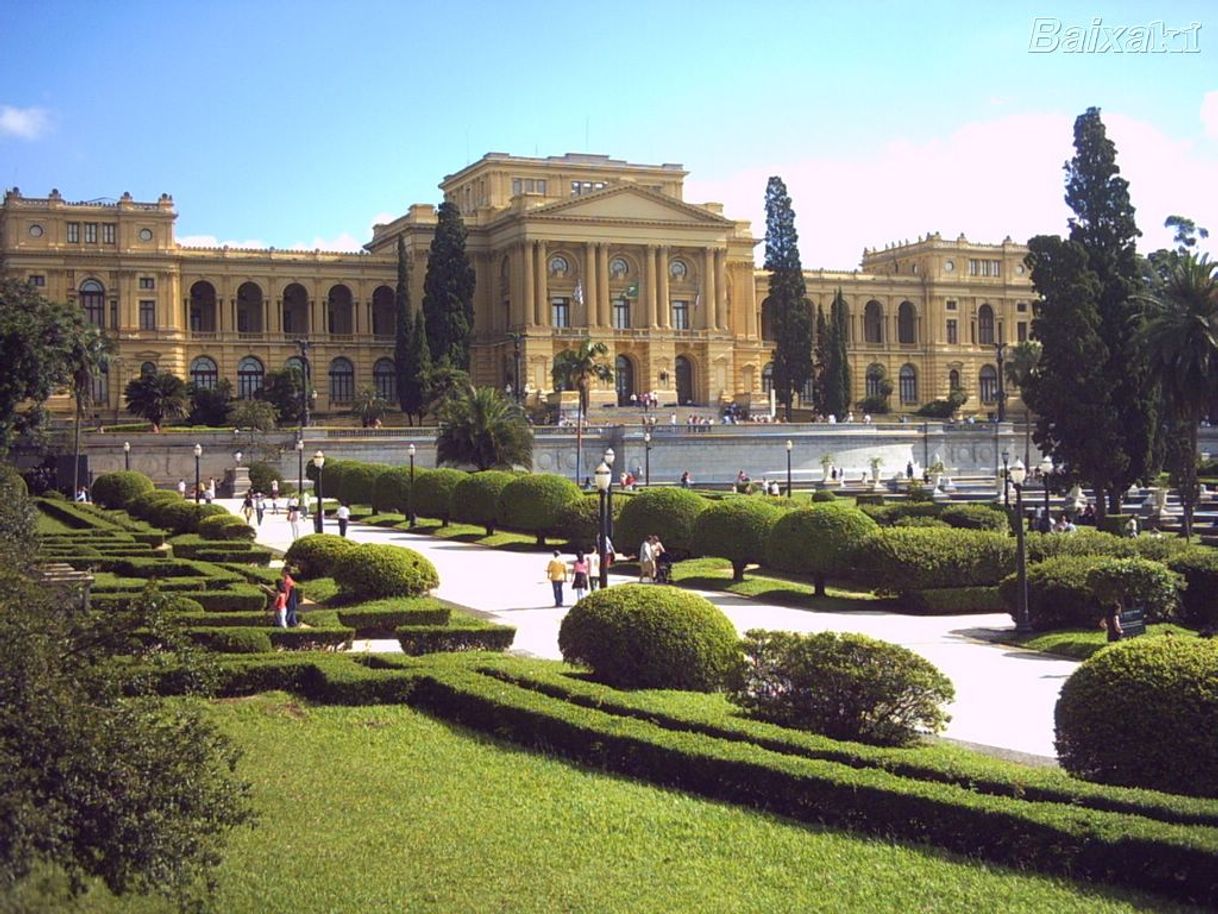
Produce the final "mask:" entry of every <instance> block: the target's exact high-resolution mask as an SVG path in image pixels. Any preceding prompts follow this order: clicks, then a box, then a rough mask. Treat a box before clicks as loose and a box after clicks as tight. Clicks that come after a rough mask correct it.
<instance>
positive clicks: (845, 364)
mask: <svg viewBox="0 0 1218 914" xmlns="http://www.w3.org/2000/svg"><path fill="white" fill-rule="evenodd" d="M831 310H832V313H831V314H830V317H829V343H828V348H829V353H830V362H829V365H830V369H829V372H828V376H827V380H826V386H827V390H826V393H825V405H826V413H827V414H829V415H833V416H837V418H838V419H844V418H846V413H847V412H848V411H849V409H850V354H849V351H848V347H849V344H850V315H849V314H848V313H847V311H846V298H845V296H844V295H842V290H841V288H840V287H839V288H838V290H837V292H836V294H834V296H833V306H832V309H831Z"/></svg>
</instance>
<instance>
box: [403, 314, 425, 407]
mask: <svg viewBox="0 0 1218 914" xmlns="http://www.w3.org/2000/svg"><path fill="white" fill-rule="evenodd" d="M402 365H403V366H404V368H405V377H404V379H403V380H401V381H399V382H398V397H399V399H400V400H401V401H402V412H404V413H405V414H406V416H407V418H409V417H411V416H414V415H417V416H418V417H419V424H420V425H421V424H422V423H423V413H424V412H425V411H426V409H427V387H426V378H427V375H428V374H429V373H430V372H431V352H430V350H429V349H428V346H427V318H426V317H424V316H423V309H422V308H420V309H419V310H417V311H415V313H414V329H413V330H412V331H411V333H410V346H409V347H408V348H407V350H406V357H405V359H403V361H402ZM410 422H411V424H412V425H413V424H414V420H413V419H410Z"/></svg>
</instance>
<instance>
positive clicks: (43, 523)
mask: <svg viewBox="0 0 1218 914" xmlns="http://www.w3.org/2000/svg"><path fill="white" fill-rule="evenodd" d="M34 530H35V531H36V532H37V533H38V534H39V535H40V536H52V535H54V534H56V533H73V532H74V531H75V528H74V527H69V526H68V525H67V524H65V523H64V522H63V521H61V520H60V519H59V518H57V517H51V515H49V514H47V513H46V512H45V511H41V510H40V511H39V512H38V517H37V518H36V519H35V524H34Z"/></svg>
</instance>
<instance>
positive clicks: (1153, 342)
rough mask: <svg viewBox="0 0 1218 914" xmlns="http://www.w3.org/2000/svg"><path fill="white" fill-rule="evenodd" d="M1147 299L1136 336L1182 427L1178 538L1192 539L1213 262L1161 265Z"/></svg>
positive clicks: (1213, 377)
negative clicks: (1147, 307)
mask: <svg viewBox="0 0 1218 914" xmlns="http://www.w3.org/2000/svg"><path fill="white" fill-rule="evenodd" d="M1156 286H1157V288H1156V289H1155V291H1154V293H1153V294H1152V296H1151V299H1150V305H1151V312H1150V319H1149V321H1148V322H1147V324H1146V327H1145V329H1144V330H1143V332H1142V341H1143V343H1144V345H1145V347H1146V352H1147V356H1148V358H1149V361H1150V367H1151V371H1152V372H1154V374H1155V375H1156V376H1157V378H1158V380H1159V383H1160V385H1161V387H1162V390H1163V393H1164V395H1165V398H1166V399H1167V401H1168V403H1169V405H1170V408H1171V409H1172V411H1173V412H1174V413H1175V415H1176V417H1177V418H1178V419H1180V420H1181V421H1182V422H1183V423H1184V426H1185V432H1186V434H1187V436H1188V451H1187V455H1186V457H1185V459H1184V461H1183V463H1184V486H1183V489H1184V491H1183V492H1181V500H1182V501H1183V502H1184V538H1185V539H1186V540H1187V539H1189V538H1190V537H1191V535H1192V526H1193V504H1194V501H1195V500H1196V488H1197V425H1198V423H1199V422H1200V421H1201V417H1202V416H1203V415H1204V414H1205V411H1206V409H1207V407H1208V406H1209V404H1210V402H1211V400H1212V398H1213V396H1214V390H1215V386H1216V381H1218V263H1211V262H1210V260H1209V257H1208V256H1206V255H1204V254H1203V255H1201V256H1200V257H1198V256H1197V255H1196V254H1195V253H1193V252H1191V251H1190V252H1185V253H1177V254H1176V255H1175V256H1173V257H1172V258H1171V259H1170V260H1169V261H1168V262H1167V263H1166V264H1165V265H1164V269H1163V270H1162V273H1161V275H1160V276H1159V278H1158V281H1157V282H1156Z"/></svg>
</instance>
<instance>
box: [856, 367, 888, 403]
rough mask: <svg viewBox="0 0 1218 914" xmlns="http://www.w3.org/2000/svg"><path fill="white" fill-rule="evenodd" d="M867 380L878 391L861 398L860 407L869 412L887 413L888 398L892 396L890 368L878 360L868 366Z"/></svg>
mask: <svg viewBox="0 0 1218 914" xmlns="http://www.w3.org/2000/svg"><path fill="white" fill-rule="evenodd" d="M867 380H868V382H869V383H870V386H873V387H874V388H875V390H876V393H874V394H871V395H869V396H866V397H864V398H863V399H861V400H859V402H858V404H857V405H858V408H859V409H861V410H863V412H867V413H881V414H882V413H886V412H888V409H889V406H888V398H889V397H891V396H892V389H893V388H892V378H890V377H889V376H888V369H887V368H886V367H884V366H883V365H881V364H879V363H878V362H877V363H876V364H874V365H870V366H868V368H867Z"/></svg>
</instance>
